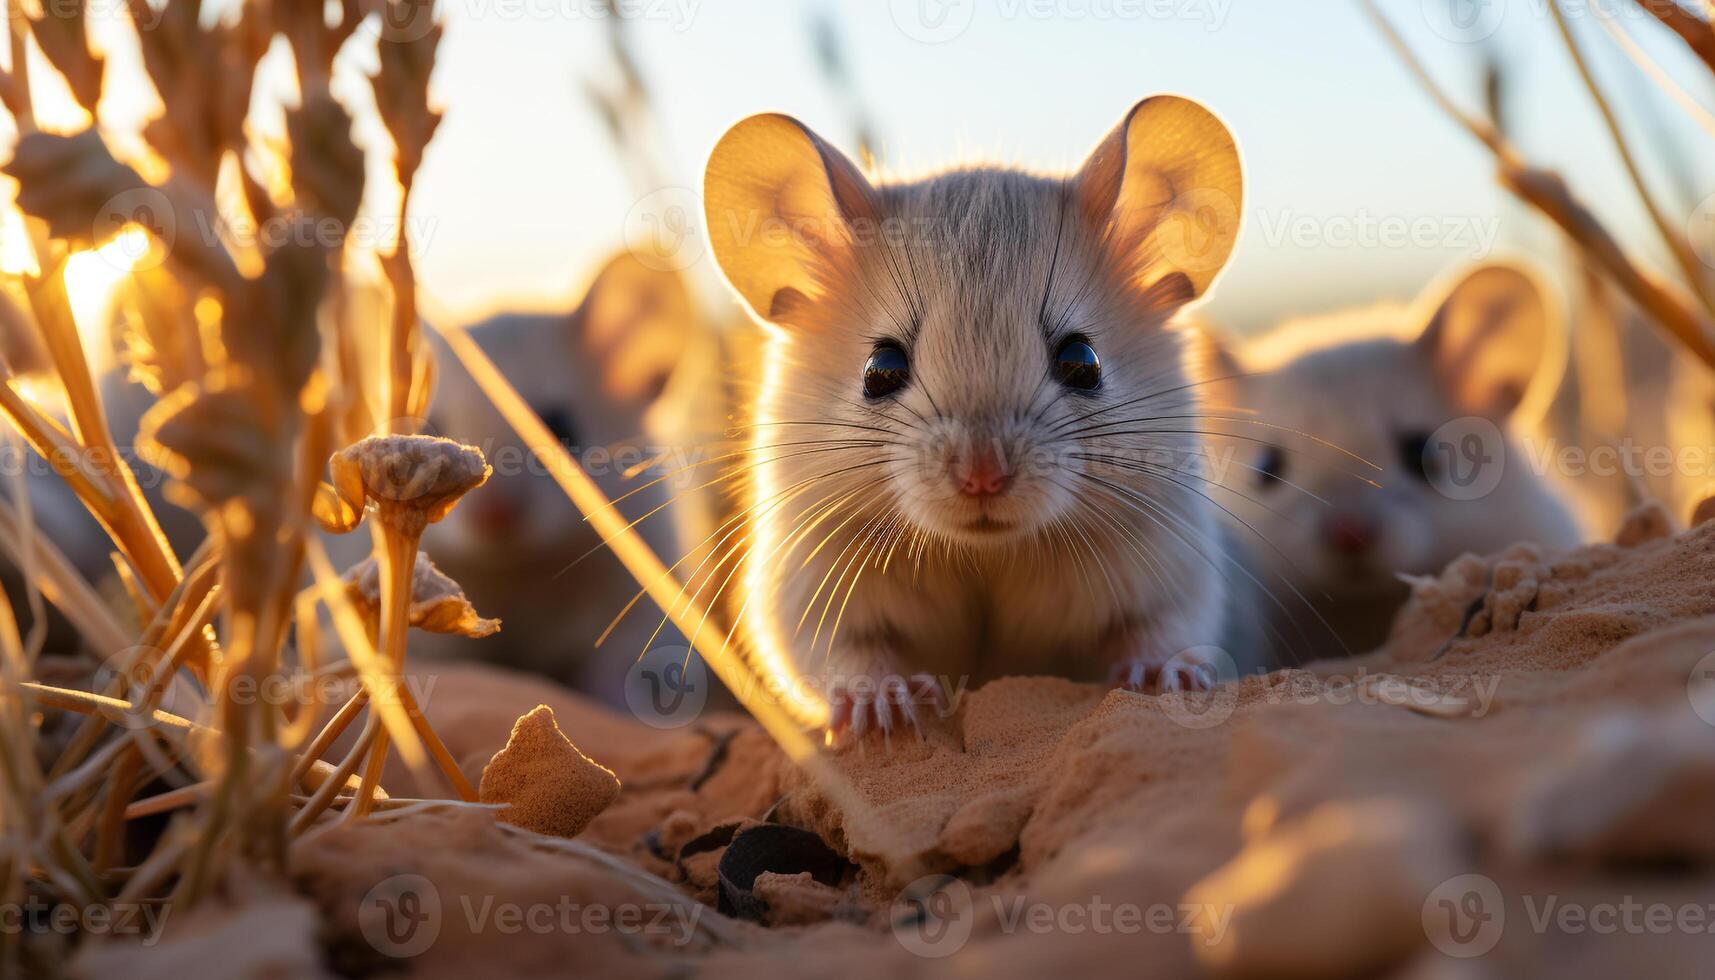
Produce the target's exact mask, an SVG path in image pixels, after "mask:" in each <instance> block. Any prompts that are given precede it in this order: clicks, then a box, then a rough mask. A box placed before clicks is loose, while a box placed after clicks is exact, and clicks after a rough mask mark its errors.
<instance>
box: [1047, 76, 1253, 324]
mask: <svg viewBox="0 0 1715 980" xmlns="http://www.w3.org/2000/svg"><path fill="white" fill-rule="evenodd" d="M1073 194H1074V196H1075V198H1076V201H1077V204H1078V208H1079V210H1080V211H1081V212H1082V214H1083V217H1084V219H1085V220H1086V221H1088V222H1090V224H1091V225H1092V227H1094V228H1096V229H1097V230H1098V232H1099V233H1100V234H1102V236H1103V238H1104V241H1105V242H1106V245H1107V247H1108V249H1109V251H1110V253H1111V254H1113V255H1114V256H1116V257H1117V258H1118V259H1119V260H1120V261H1124V262H1129V263H1131V264H1132V266H1133V271H1134V273H1135V275H1136V277H1137V279H1138V282H1139V284H1140V286H1142V287H1143V288H1145V289H1151V290H1153V289H1156V288H1158V287H1161V288H1169V289H1170V290H1171V291H1172V292H1173V293H1175V294H1177V295H1179V296H1180V297H1182V298H1183V299H1184V300H1190V299H1195V298H1197V297H1200V296H1202V295H1203V294H1204V293H1206V292H1207V291H1208V289H1209V287H1210V285H1212V284H1213V283H1214V281H1215V277H1216V276H1217V275H1219V274H1220V271H1221V269H1222V268H1223V267H1225V266H1226V264H1227V259H1228V258H1230V257H1231V256H1232V254H1233V245H1234V243H1236V242H1237V241H1238V237H1239V223H1240V215H1241V213H1242V211H1243V207H1244V178H1243V174H1242V168H1241V167H1240V164H1239V149H1238V146H1237V144H1235V143H1234V142H1233V137H1232V134H1231V133H1230V132H1228V131H1227V127H1226V126H1225V125H1224V124H1223V123H1222V122H1221V120H1220V119H1218V118H1216V117H1215V114H1214V113H1212V112H1210V111H1209V110H1208V109H1205V108H1203V107H1202V106H1201V105H1199V104H1197V103H1196V102H1193V101H1191V100H1190V99H1182V98H1179V97H1178V96H1172V95H1157V96H1154V97H1152V98H1148V99H1144V100H1143V101H1142V102H1139V103H1138V104H1137V105H1135V106H1132V108H1131V111H1130V112H1128V113H1126V115H1125V118H1124V119H1122V120H1121V121H1120V124H1119V125H1118V126H1117V127H1115V128H1114V130H1113V132H1111V133H1109V134H1108V135H1107V136H1106V137H1105V138H1104V139H1103V140H1102V142H1101V143H1100V144H1099V145H1098V146H1097V147H1096V149H1095V151H1094V152H1092V153H1091V154H1090V157H1089V159H1088V160H1086V161H1084V165H1083V167H1082V168H1080V169H1079V171H1078V174H1077V177H1076V178H1075V179H1074V183H1073Z"/></svg>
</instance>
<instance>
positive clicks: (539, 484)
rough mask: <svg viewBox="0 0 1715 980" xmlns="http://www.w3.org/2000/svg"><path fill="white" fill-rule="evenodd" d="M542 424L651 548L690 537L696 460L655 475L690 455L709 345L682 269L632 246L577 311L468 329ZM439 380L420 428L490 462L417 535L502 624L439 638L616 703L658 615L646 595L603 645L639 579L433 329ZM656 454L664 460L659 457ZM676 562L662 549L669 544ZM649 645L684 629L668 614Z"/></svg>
mask: <svg viewBox="0 0 1715 980" xmlns="http://www.w3.org/2000/svg"><path fill="white" fill-rule="evenodd" d="M470 332H471V336H472V337H473V338H474V339H475V340H476V341H477V342H478V343H479V344H480V345H481V346H482V348H483V350H484V351H485V352H486V353H487V354H488V356H489V357H490V358H491V359H493V361H494V363H495V364H496V365H497V366H498V367H499V368H500V370H501V372H502V373H503V374H505V376H506V377H507V378H508V379H509V380H510V381H511V382H512V384H513V385H514V386H515V387H516V388H517V389H518V391H519V393H520V394H522V395H523V396H524V399H525V401H526V402H528V403H529V404H530V406H531V408H533V409H535V411H536V413H537V414H538V415H539V416H540V417H541V419H542V421H543V422H544V423H545V424H546V425H547V427H548V429H549V430H550V431H551V432H552V433H553V434H554V435H555V437H556V438H557V439H558V440H559V441H560V442H561V444H563V445H565V446H567V447H569V448H570V449H571V451H572V454H573V456H574V457H575V458H577V459H578V460H579V461H580V462H582V463H583V465H584V468H585V469H586V470H587V471H588V472H589V474H590V475H591V476H592V477H593V478H594V479H595V481H596V483H597V484H598V485H599V486H600V487H601V488H602V490H603V491H604V492H605V493H606V494H607V495H608V497H609V498H610V499H617V498H619V497H621V496H622V495H625V494H627V493H632V492H633V491H636V492H635V493H632V496H630V497H628V498H627V499H626V500H625V501H624V502H623V503H621V504H620V505H618V506H619V507H620V510H621V512H622V513H624V514H625V515H626V516H627V517H629V518H631V519H639V518H643V516H644V515H645V514H647V513H649V512H650V511H652V510H656V509H657V508H661V509H660V510H659V511H658V512H657V513H656V514H654V516H651V517H648V518H647V519H643V520H641V522H640V523H639V524H638V525H637V531H638V532H639V533H640V534H642V535H643V537H644V539H645V540H646V541H648V542H649V544H650V546H651V547H652V548H653V549H654V550H655V552H656V553H657V554H659V555H664V556H677V555H678V554H680V553H681V552H682V550H683V548H682V541H681V536H680V525H679V523H678V521H677V520H676V516H677V514H678V513H679V509H680V508H681V507H691V506H693V502H691V501H678V502H675V503H673V504H671V505H668V502H669V501H670V500H672V499H673V498H674V496H675V494H676V493H678V492H679V491H683V490H687V489H688V488H691V487H694V486H695V483H693V482H692V477H693V476H694V475H695V474H696V473H697V472H698V471H697V470H695V469H693V470H690V471H689V472H688V473H680V474H678V475H677V476H669V478H667V479H663V480H661V481H660V482H654V483H653V484H652V481H654V480H655V478H656V477H657V476H661V475H663V474H665V473H668V472H669V471H672V470H676V469H679V468H681V467H683V466H685V465H688V464H689V463H692V462H694V461H695V460H694V458H693V457H695V455H696V453H697V452H698V448H697V446H696V445H695V444H693V442H692V441H691V440H688V439H687V438H686V436H685V424H684V422H683V419H684V417H685V405H684V404H683V403H684V400H685V398H687V397H689V395H688V391H689V389H691V388H694V387H695V386H696V385H697V384H698V383H699V380H700V379H699V377H697V376H699V375H703V374H706V367H707V363H706V362H707V360H708V359H709V358H708V357H707V352H706V351H705V350H704V348H703V346H702V338H700V337H699V336H698V334H699V330H698V327H697V324H696V322H695V319H694V317H693V315H692V312H691V306H690V302H689V297H688V296H687V294H686V291H685V286H684V284H683V282H682V281H681V280H680V278H679V276H678V275H677V274H675V273H672V272H666V271H659V270H657V269H655V268H651V267H650V265H648V264H646V263H645V262H644V261H642V260H641V259H639V258H637V257H636V256H633V255H631V254H629V253H624V254H621V255H619V256H617V257H615V258H613V259H611V260H610V261H609V262H607V264H606V265H605V266H603V268H602V269H601V271H600V272H599V273H598V274H597V275H596V277H595V279H594V281H593V283H592V284H591V285H590V287H589V291H588V293H587V294H586V295H585V297H584V299H583V301H582V302H581V303H580V304H579V306H578V307H577V309H575V310H574V311H572V312H571V313H569V314H567V313H562V314H502V315H499V316H495V317H493V318H491V319H489V320H486V321H483V322H482V323H479V324H477V325H475V326H473V327H471V328H470ZM435 343H436V345H437V348H436V362H437V365H438V370H439V380H438V383H437V386H436V391H435V396H434V399H433V401H432V403H431V405H430V411H429V419H428V422H429V426H430V429H431V431H433V432H435V433H436V434H439V435H444V436H447V437H449V438H453V439H457V440H459V441H460V442H464V443H467V444H470V445H474V446H477V447H478V448H480V449H481V450H482V451H483V453H484V454H485V455H486V456H487V457H488V460H489V465H491V466H492V467H494V475H493V476H492V477H491V478H490V479H489V481H488V483H487V484H486V485H484V486H483V487H482V488H481V489H480V490H479V491H477V492H475V493H473V494H471V495H470V497H469V499H468V500H466V501H465V502H464V503H463V504H461V505H460V506H459V507H458V508H457V509H456V510H454V511H453V512H452V514H451V515H449V516H448V517H447V519H446V520H444V521H442V522H441V523H439V524H437V525H434V526H433V527H432V528H431V529H430V533H429V534H428V535H427V536H426V537H425V539H424V541H425V550H426V551H428V553H429V554H430V556H431V557H432V558H433V560H434V561H435V562H436V564H437V565H439V566H440V567H441V568H442V570H443V571H445V572H446V573H447V574H448V575H450V576H452V577H453V579H454V580H456V581H457V582H459V583H460V584H461V585H463V586H464V588H465V591H466V593H467V594H468V595H469V596H470V598H471V601H472V603H473V604H474V605H475V606H476V608H477V610H478V611H480V612H481V613H482V614H483V615H484V616H489V617H493V618H497V619H499V620H500V621H501V631H500V633H498V634H496V635H494V636H490V637H485V638H483V639H480V640H468V639H465V638H462V637H444V638H443V637H436V638H435V640H436V641H438V642H436V643H433V644H430V643H428V642H425V644H424V645H425V649H428V648H429V647H431V646H433V647H434V649H433V650H432V652H434V653H454V654H458V655H462V656H469V657H478V658H482V659H485V660H491V661H497V662H501V663H505V664H507V665H510V666H516V667H523V668H528V669H531V670H535V671H539V672H541V673H545V674H548V675H549V676H552V677H555V678H557V679H559V680H562V681H565V682H567V683H570V684H571V685H572V686H574V687H576V688H578V689H579V690H583V691H586V692H590V693H594V694H597V695H598V696H601V697H603V698H605V699H607V700H609V701H610V702H613V703H622V694H623V683H624V679H625V672H626V668H627V667H628V666H629V665H630V663H631V662H632V661H634V660H635V659H636V658H637V657H638V656H639V655H640V654H641V653H643V651H644V646H645V644H646V642H647V641H648V640H649V637H650V635H651V634H652V633H653V632H654V631H655V628H656V626H657V625H658V624H659V623H660V617H659V614H658V611H657V610H656V609H655V608H654V607H653V606H649V605H647V604H646V603H639V604H638V606H637V607H636V608H634V609H633V611H632V612H631V613H630V614H629V615H627V616H626V617H625V618H624V619H623V620H622V621H621V622H620V623H619V625H618V627H616V628H615V630H614V632H613V634H612V635H611V636H609V637H608V638H607V640H606V641H605V642H604V643H603V644H602V647H601V649H600V650H597V648H596V646H595V643H596V640H597V638H598V637H599V636H600V635H601V634H602V631H603V630H604V629H606V628H607V626H608V624H609V622H610V621H611V620H612V619H613V618H614V617H615V616H618V615H619V614H620V612H621V611H622V610H624V609H625V608H626V606H627V604H628V603H629V602H630V600H631V598H632V596H633V595H634V594H635V593H636V591H637V585H636V583H635V582H634V581H633V580H632V578H631V577H630V576H629V575H628V574H627V573H626V572H625V570H624V569H623V568H622V567H621V566H620V564H619V562H618V560H617V559H615V558H614V557H613V555H612V554H611V553H610V552H609V551H607V549H605V548H604V547H602V546H601V539H600V537H599V536H598V535H597V534H596V533H595V532H594V531H593V530H592V529H591V528H590V526H589V524H588V523H587V522H585V521H584V519H583V516H582V515H581V514H580V513H578V511H577V509H576V508H575V507H574V506H573V505H572V504H571V502H570V501H569V500H567V499H566V495H565V493H564V492H563V491H562V490H561V489H560V488H559V486H558V485H557V484H556V483H555V482H554V480H553V479H552V478H551V477H550V476H548V475H547V472H546V470H545V469H544V468H543V467H542V465H541V463H540V454H539V453H535V452H532V451H529V450H528V449H527V447H525V446H524V445H523V444H522V443H521V442H520V440H519V439H518V437H517V436H516V435H515V434H514V433H513V432H512V429H511V428H510V427H509V426H508V425H507V424H506V422H505V420H504V419H503V418H502V417H501V415H500V413H499V412H498V411H497V410H496V409H495V408H494V406H493V405H492V404H491V403H490V402H489V400H488V398H487V397H486V396H484V395H483V393H482V392H481V391H480V390H479V389H478V388H477V386H476V384H475V383H474V382H473V381H472V380H471V378H470V377H469V375H467V374H466V373H465V372H464V371H463V370H462V368H461V367H460V365H459V362H458V359H457V358H456V357H454V356H453V355H452V354H451V353H450V352H449V351H447V350H446V349H445V348H444V346H442V345H441V344H440V342H439V341H438V340H436V341H435ZM663 453H665V454H666V455H665V457H664V458H663V459H662V462H661V463H660V464H659V465H654V466H651V465H649V464H650V461H651V459H652V457H655V456H657V455H660V454H663ZM669 560H671V558H669ZM657 642H658V643H669V642H680V643H682V642H683V640H682V639H678V638H677V634H676V633H675V632H674V631H673V630H672V628H671V627H670V626H669V627H667V628H666V629H664V630H663V631H662V633H661V635H660V637H658V638H657Z"/></svg>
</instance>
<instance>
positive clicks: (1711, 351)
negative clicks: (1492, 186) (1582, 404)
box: [1359, 0, 1715, 369]
mask: <svg viewBox="0 0 1715 980" xmlns="http://www.w3.org/2000/svg"><path fill="white" fill-rule="evenodd" d="M1359 2H1360V3H1361V4H1362V6H1363V8H1364V9H1365V10H1366V11H1367V12H1368V13H1369V15H1370V19H1371V20H1372V21H1373V22H1374V23H1375V25H1376V29H1377V30H1379V31H1380V32H1381V34H1382V37H1383V39H1385V40H1386V41H1387V42H1388V45H1389V46H1390V47H1392V48H1393V50H1394V53H1395V54H1396V55H1397V56H1398V57H1399V59H1400V62H1401V63H1402V64H1404V66H1405V68H1406V70H1407V71H1408V72H1410V73H1411V75H1412V76H1413V77H1414V78H1416V79H1417V81H1418V84H1419V85H1421V86H1422V88H1423V90H1424V92H1425V93H1427V94H1428V95H1429V97H1430V99H1431V100H1433V101H1434V102H1435V104H1436V105H1438V106H1440V107H1441V109H1442V111H1444V112H1445V113H1446V114H1447V115H1448V116H1449V117H1450V118H1452V119H1453V120H1454V121H1455V122H1457V123H1459V124H1460V125H1461V126H1462V127H1464V129H1465V130H1466V131H1467V132H1469V133H1470V134H1471V135H1472V136H1474V137H1476V139H1477V140H1478V141H1480V142H1481V143H1482V144H1483V145H1484V146H1486V147H1488V149H1489V151H1490V152H1491V153H1493V154H1494V156H1495V161H1496V163H1497V164H1498V166H1499V168H1500V175H1499V176H1500V182H1501V185H1502V186H1504V187H1506V188H1507V189H1508V190H1510V191H1512V192H1513V193H1514V194H1515V195H1517V196H1518V197H1519V198H1520V199H1522V200H1523V201H1524V202H1525V203H1527V204H1529V205H1531V206H1532V207H1534V208H1536V209H1537V211H1539V212H1541V214H1542V215H1543V216H1544V217H1546V218H1547V219H1548V220H1549V221H1551V222H1553V223H1554V224H1555V225H1557V226H1558V227H1559V228H1560V230H1561V231H1562V232H1564V233H1565V234H1566V235H1567V236H1568V237H1569V238H1571V239H1572V241H1573V243H1574V244H1575V245H1577V246H1578V248H1579V249H1580V250H1581V251H1583V253H1584V255H1585V257H1586V258H1587V259H1589V260H1590V262H1592V263H1593V264H1594V265H1596V266H1597V267H1598V268H1600V269H1601V270H1602V271H1603V272H1605V273H1607V274H1608V276H1609V277H1610V278H1611V279H1613V281H1614V283H1615V285H1617V286H1619V287H1620V289H1621V290H1622V291H1624V292H1625V294H1626V295H1627V296H1628V297H1630V298H1631V300H1632V302H1634V303H1636V304H1637V305H1638V306H1639V307H1640V308H1642V309H1643V310H1644V312H1645V313H1647V314H1649V316H1650V317H1651V318H1652V319H1654V320H1655V322H1656V323H1657V324H1658V325H1660V326H1661V328H1662V329H1663V330H1664V331H1666V332H1667V334H1668V335H1669V336H1670V337H1672V338H1673V339H1674V340H1677V341H1678V342H1679V343H1681V344H1682V345H1684V347H1685V349H1686V350H1687V351H1689V352H1690V353H1691V354H1692V355H1694V356H1695V357H1696V358H1697V359H1698V360H1700V361H1702V362H1703V363H1704V364H1705V365H1707V366H1708V367H1709V368H1711V369H1715V325H1712V324H1711V323H1710V321H1709V319H1708V318H1706V317H1704V316H1703V315H1701V314H1699V313H1698V312H1697V311H1696V310H1694V309H1692V308H1691V306H1690V304H1689V303H1688V302H1687V301H1686V299H1685V297H1684V296H1683V295H1682V294H1681V293H1680V292H1679V291H1678V290H1676V289H1675V288H1674V287H1673V286H1672V285H1670V284H1669V283H1667V282H1665V281H1663V280H1662V279H1660V278H1659V277H1657V276H1655V275H1653V274H1651V273H1649V272H1646V271H1645V270H1643V269H1641V268H1639V267H1638V266H1637V265H1635V264H1634V263H1633V262H1632V260H1631V259H1630V257H1628V256H1627V255H1626V252H1625V250H1624V249H1623V248H1621V247H1620V244H1619V242H1617V241H1615V240H1614V237H1613V236H1612V235H1610V234H1609V233H1608V230H1607V229H1606V228H1604V227H1603V226H1602V224H1601V222H1600V221H1598V220H1597V219H1596V216H1595V214H1594V213H1592V212H1591V211H1590V209H1589V208H1587V207H1585V206H1584V204H1583V202H1581V201H1579V200H1578V199H1577V198H1575V197H1573V196H1572V192H1571V190H1570V189H1569V188H1567V186H1566V183H1565V181H1563V180H1561V179H1560V177H1559V176H1558V175H1556V174H1553V173H1550V172H1548V171H1546V170H1541V169H1538V168H1535V167H1531V166H1529V165H1528V164H1526V163H1525V161H1524V159H1523V158H1522V157H1520V155H1519V154H1518V151H1516V150H1514V149H1513V147H1512V146H1511V145H1510V144H1509V143H1507V141H1506V140H1505V139H1503V138H1502V137H1501V135H1500V134H1499V133H1498V132H1496V131H1495V128H1494V127H1493V126H1491V125H1489V124H1488V123H1486V122H1484V121H1482V120H1480V119H1478V118H1476V117H1475V116H1472V115H1471V114H1470V113H1467V112H1465V111H1464V110H1463V109H1461V108H1459V106H1458V104H1457V103H1455V102H1454V101H1453V100H1452V99H1450V98H1448V96H1447V93H1446V92H1445V91H1444V90H1443V89H1442V88H1441V86H1440V85H1439V84H1438V83H1437V82H1436V81H1435V78H1434V76H1432V75H1431V74H1429V70H1428V69H1427V68H1425V67H1424V65H1423V62H1422V61H1420V60H1418V57H1417V55H1416V54H1415V53H1414V52H1413V51H1412V50H1411V46H1410V45H1409V44H1407V43H1406V42H1405V39H1404V38H1403V37H1401V36H1400V34H1399V31H1398V30H1396V29H1395V28H1394V26H1393V23H1392V21H1390V20H1388V18H1387V16H1386V15H1385V14H1383V13H1382V12H1381V9H1380V8H1379V7H1377V6H1376V4H1375V0H1359Z"/></svg>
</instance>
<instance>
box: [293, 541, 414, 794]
mask: <svg viewBox="0 0 1715 980" xmlns="http://www.w3.org/2000/svg"><path fill="white" fill-rule="evenodd" d="M304 556H305V558H307V559H308V560H309V563H310V574H311V575H312V576H313V577H314V578H315V588H316V589H317V591H318V592H320V593H321V599H322V604H323V605H324V606H326V607H327V610H328V614H329V615H330V616H332V617H333V626H334V631H335V632H336V633H338V634H339V640H340V643H341V644H342V645H344V647H345V650H346V654H347V656H349V657H351V662H352V663H353V664H354V665H355V666H356V667H357V675H358V677H359V678H361V679H362V681H363V686H364V688H365V689H366V690H368V691H369V701H370V710H372V711H375V712H377V713H378V714H379V716H380V718H381V723H382V725H383V726H384V727H385V729H386V731H387V733H388V734H389V735H390V736H391V737H392V739H393V741H394V742H396V743H397V744H398V748H399V757H400V758H401V759H404V760H405V765H406V766H408V767H410V769H411V771H412V774H413V775H417V776H422V775H423V774H425V773H426V772H427V770H428V756H427V753H425V751H424V749H423V742H422V740H421V739H420V738H418V737H417V729H416V727H415V726H414V725H412V724H411V716H410V715H409V713H407V712H406V710H405V705H404V701H403V699H402V698H399V697H397V696H396V694H395V692H396V691H397V690H398V689H399V688H401V687H403V686H404V683H405V678H404V677H403V676H401V675H399V674H396V673H391V668H390V667H389V666H387V665H384V664H383V663H382V662H381V655H380V654H379V653H378V652H377V651H376V649H375V647H374V645H372V644H371V643H370V642H369V634H368V633H367V632H366V631H365V630H364V628H363V617H362V616H361V615H360V614H359V613H358V611H357V609H356V608H355V607H354V606H352V604H351V599H350V597H349V596H347V595H346V593H345V582H344V580H342V579H341V578H340V577H339V573H338V572H336V571H334V567H333V563H332V562H330V561H329V560H328V555H327V549H325V548H323V547H322V543H321V542H320V541H318V540H316V539H315V538H314V537H310V538H306V539H305V541H304Z"/></svg>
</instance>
